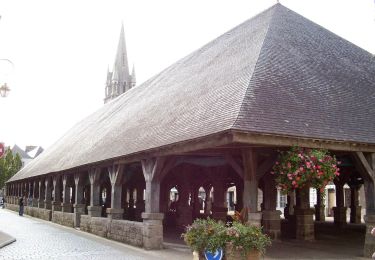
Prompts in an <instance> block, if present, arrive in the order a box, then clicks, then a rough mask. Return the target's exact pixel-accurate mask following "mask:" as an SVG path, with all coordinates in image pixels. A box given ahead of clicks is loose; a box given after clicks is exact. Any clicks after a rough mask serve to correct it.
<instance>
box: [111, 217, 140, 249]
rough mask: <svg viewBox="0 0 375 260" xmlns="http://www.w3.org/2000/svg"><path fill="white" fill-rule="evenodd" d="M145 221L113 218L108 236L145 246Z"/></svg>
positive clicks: (134, 244)
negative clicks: (143, 232) (143, 233)
mask: <svg viewBox="0 0 375 260" xmlns="http://www.w3.org/2000/svg"><path fill="white" fill-rule="evenodd" d="M142 231H143V223H142V222H135V221H128V220H112V221H111V223H110V226H109V230H108V238H110V239H113V240H116V241H120V242H123V243H126V244H130V245H133V246H139V247H142V246H143V235H142Z"/></svg>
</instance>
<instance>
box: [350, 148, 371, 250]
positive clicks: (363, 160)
mask: <svg viewBox="0 0 375 260" xmlns="http://www.w3.org/2000/svg"><path fill="white" fill-rule="evenodd" d="M353 157H354V159H355V162H356V168H357V170H359V172H360V174H361V176H362V178H363V180H364V188H365V196H366V215H365V217H364V219H365V223H366V237H365V245H364V250H363V252H364V256H365V257H371V256H372V254H373V252H374V251H375V237H374V236H372V235H371V230H372V229H373V228H374V227H375V189H374V188H375V186H374V180H375V153H371V154H369V155H368V156H365V155H364V154H363V153H362V152H355V153H353Z"/></svg>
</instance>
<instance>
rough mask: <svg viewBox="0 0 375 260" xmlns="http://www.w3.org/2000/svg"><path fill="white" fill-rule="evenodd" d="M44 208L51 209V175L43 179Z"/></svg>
mask: <svg viewBox="0 0 375 260" xmlns="http://www.w3.org/2000/svg"><path fill="white" fill-rule="evenodd" d="M44 185H45V186H44V187H45V189H44V191H45V192H44V193H45V196H44V208H45V209H51V206H52V205H51V200H52V182H51V177H48V176H47V177H46V178H45V179H44Z"/></svg>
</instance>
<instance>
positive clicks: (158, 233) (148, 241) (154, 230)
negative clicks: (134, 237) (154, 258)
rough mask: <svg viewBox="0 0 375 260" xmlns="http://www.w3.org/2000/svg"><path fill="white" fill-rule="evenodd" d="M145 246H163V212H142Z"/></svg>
mask: <svg viewBox="0 0 375 260" xmlns="http://www.w3.org/2000/svg"><path fill="white" fill-rule="evenodd" d="M142 218H143V232H142V234H143V247H144V248H145V249H162V248H163V218H164V214H163V213H145V212H144V213H142Z"/></svg>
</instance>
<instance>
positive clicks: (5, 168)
mask: <svg viewBox="0 0 375 260" xmlns="http://www.w3.org/2000/svg"><path fill="white" fill-rule="evenodd" d="M21 167H22V161H21V157H20V156H19V154H16V155H15V156H14V155H13V153H12V151H11V150H10V149H8V150H7V151H6V152H5V154H4V155H3V156H2V157H1V158H0V189H2V188H3V187H4V185H5V182H6V181H7V180H9V179H10V178H11V177H12V176H13V175H14V174H16V173H17V172H18V171H19V170H20V169H21Z"/></svg>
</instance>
